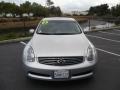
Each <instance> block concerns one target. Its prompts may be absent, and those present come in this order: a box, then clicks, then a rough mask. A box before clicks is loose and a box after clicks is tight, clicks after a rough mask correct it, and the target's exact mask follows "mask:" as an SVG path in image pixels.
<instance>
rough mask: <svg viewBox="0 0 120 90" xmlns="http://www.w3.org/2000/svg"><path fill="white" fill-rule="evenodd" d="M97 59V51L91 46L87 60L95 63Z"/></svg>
mask: <svg viewBox="0 0 120 90" xmlns="http://www.w3.org/2000/svg"><path fill="white" fill-rule="evenodd" d="M95 59H96V50H95V48H94V47H91V46H89V47H88V49H87V60H88V61H93V60H95Z"/></svg>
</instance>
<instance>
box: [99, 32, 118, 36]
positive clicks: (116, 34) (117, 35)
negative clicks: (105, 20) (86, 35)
mask: <svg viewBox="0 0 120 90" xmlns="http://www.w3.org/2000/svg"><path fill="white" fill-rule="evenodd" d="M99 32H100V33H105V34H110V35H117V36H120V34H115V33H110V32H104V31H99Z"/></svg>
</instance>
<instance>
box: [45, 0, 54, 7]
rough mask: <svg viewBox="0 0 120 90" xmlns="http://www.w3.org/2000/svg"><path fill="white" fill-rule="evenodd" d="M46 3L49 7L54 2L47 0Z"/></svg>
mask: <svg viewBox="0 0 120 90" xmlns="http://www.w3.org/2000/svg"><path fill="white" fill-rule="evenodd" d="M46 4H47V6H48V7H49V8H50V7H51V6H52V5H53V4H54V2H52V1H51V0H47V2H46Z"/></svg>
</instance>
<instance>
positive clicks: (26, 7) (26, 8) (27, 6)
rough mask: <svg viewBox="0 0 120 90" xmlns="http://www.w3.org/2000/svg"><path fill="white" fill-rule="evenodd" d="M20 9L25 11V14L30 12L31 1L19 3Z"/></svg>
mask: <svg viewBox="0 0 120 90" xmlns="http://www.w3.org/2000/svg"><path fill="white" fill-rule="evenodd" d="M20 9H21V12H22V13H27V14H29V13H31V11H32V8H31V3H30V2H29V1H26V2H25V3H23V4H20Z"/></svg>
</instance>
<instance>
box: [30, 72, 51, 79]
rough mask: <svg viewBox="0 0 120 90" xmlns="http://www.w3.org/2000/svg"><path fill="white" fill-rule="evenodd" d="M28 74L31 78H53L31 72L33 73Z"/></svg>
mask: <svg viewBox="0 0 120 90" xmlns="http://www.w3.org/2000/svg"><path fill="white" fill-rule="evenodd" d="M28 76H29V77H31V78H36V79H45V80H50V79H52V78H51V77H44V76H38V75H35V74H31V73H28Z"/></svg>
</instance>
